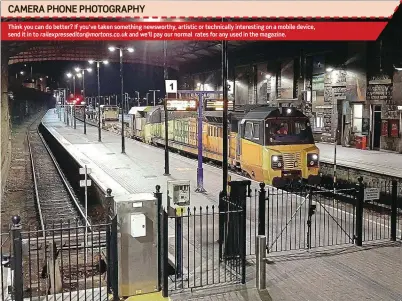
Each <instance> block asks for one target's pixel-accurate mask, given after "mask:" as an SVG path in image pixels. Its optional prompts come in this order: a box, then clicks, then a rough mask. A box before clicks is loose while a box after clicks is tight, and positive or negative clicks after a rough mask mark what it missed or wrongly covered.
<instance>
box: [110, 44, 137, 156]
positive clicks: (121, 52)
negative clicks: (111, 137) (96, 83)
mask: <svg viewBox="0 0 402 301" xmlns="http://www.w3.org/2000/svg"><path fill="white" fill-rule="evenodd" d="M116 49H117V50H119V54H120V83H121V84H120V85H121V153H122V154H125V153H126V150H125V144H124V110H123V108H124V106H123V103H124V86H123V53H124V51H127V52H130V53H133V52H134V48H132V47H114V46H111V47H109V51H111V52H114V51H115V50H116Z"/></svg>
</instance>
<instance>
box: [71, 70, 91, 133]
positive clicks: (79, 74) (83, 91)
mask: <svg viewBox="0 0 402 301" xmlns="http://www.w3.org/2000/svg"><path fill="white" fill-rule="evenodd" d="M75 71H76V72H80V73H78V74H77V77H78V78H81V77H82V98H83V99H84V103H83V105H84V116H83V117H84V134H86V133H87V124H86V107H87V103H86V99H85V71H87V72H89V73H91V72H92V69H91V68H83V69H81V68H79V67H77V68H75Z"/></svg>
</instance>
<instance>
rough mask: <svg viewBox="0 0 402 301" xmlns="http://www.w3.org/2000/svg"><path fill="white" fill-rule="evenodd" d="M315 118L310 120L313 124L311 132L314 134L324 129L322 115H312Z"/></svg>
mask: <svg viewBox="0 0 402 301" xmlns="http://www.w3.org/2000/svg"><path fill="white" fill-rule="evenodd" d="M314 115H315V116H314V117H313V118H312V124H313V131H314V132H320V131H322V128H323V127H324V118H323V116H322V114H320V113H319V114H314Z"/></svg>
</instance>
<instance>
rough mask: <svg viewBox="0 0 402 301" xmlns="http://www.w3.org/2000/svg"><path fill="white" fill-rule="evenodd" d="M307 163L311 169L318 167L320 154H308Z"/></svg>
mask: <svg viewBox="0 0 402 301" xmlns="http://www.w3.org/2000/svg"><path fill="white" fill-rule="evenodd" d="M307 162H308V165H309V166H310V167H315V166H317V165H318V154H307Z"/></svg>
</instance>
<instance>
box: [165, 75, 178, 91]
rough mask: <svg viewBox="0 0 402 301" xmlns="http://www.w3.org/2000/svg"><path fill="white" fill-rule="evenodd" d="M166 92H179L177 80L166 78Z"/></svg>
mask: <svg viewBox="0 0 402 301" xmlns="http://www.w3.org/2000/svg"><path fill="white" fill-rule="evenodd" d="M165 88H166V94H168V93H177V80H175V79H174V80H173V79H168V80H165Z"/></svg>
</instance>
